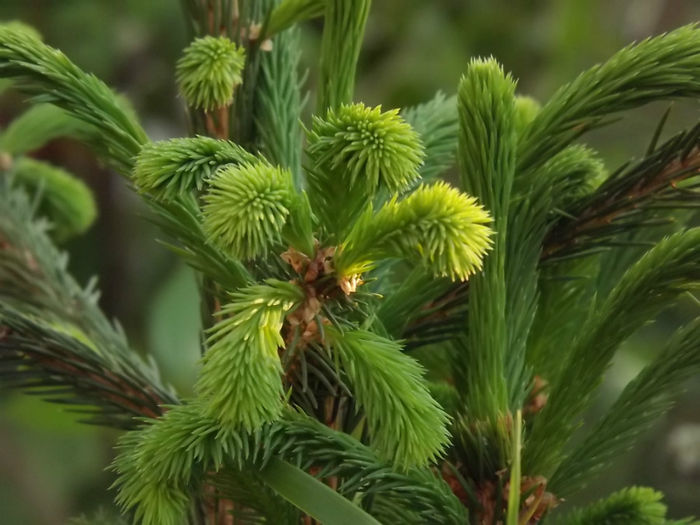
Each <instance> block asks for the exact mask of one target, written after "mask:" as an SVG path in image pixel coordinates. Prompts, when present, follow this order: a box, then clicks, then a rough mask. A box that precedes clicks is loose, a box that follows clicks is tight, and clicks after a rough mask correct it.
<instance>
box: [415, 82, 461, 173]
mask: <svg viewBox="0 0 700 525" xmlns="http://www.w3.org/2000/svg"><path fill="white" fill-rule="evenodd" d="M401 114H402V115H403V118H404V119H405V120H406V122H408V123H409V124H410V125H411V126H413V129H415V130H416V132H417V133H418V135H419V136H420V138H421V140H422V142H423V146H424V148H425V159H424V160H423V164H422V165H421V167H420V168H419V171H420V176H421V178H422V179H423V180H426V181H427V180H430V179H433V178H435V177H437V176H438V175H441V174H442V173H444V172H445V171H447V170H448V169H449V168H451V167H452V166H454V165H455V163H456V159H457V134H458V132H459V118H458V116H457V97H455V96H451V97H446V96H445V95H444V94H443V93H442V92H440V91H438V92H437V94H436V95H435V96H434V97H433V98H432V99H431V100H429V101H428V102H425V103H423V104H420V105H418V106H414V107H411V108H408V109H405V110H403V111H402V112H401Z"/></svg>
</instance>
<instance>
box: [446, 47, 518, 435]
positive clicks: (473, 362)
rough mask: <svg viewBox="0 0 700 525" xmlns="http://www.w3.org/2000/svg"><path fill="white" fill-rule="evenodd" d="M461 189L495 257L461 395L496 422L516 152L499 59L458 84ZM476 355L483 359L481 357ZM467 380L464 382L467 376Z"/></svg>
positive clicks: (481, 277)
mask: <svg viewBox="0 0 700 525" xmlns="http://www.w3.org/2000/svg"><path fill="white" fill-rule="evenodd" d="M457 106H458V109H459V118H460V132H459V160H460V174H461V180H462V185H463V187H464V188H465V190H466V191H467V192H469V193H471V194H472V195H474V196H475V197H477V198H478V199H479V200H480V202H482V203H483V205H484V206H485V207H486V209H488V210H489V212H490V213H491V214H492V216H493V220H494V222H493V228H494V230H495V239H494V244H493V250H492V251H491V253H490V254H489V255H488V256H487V257H486V259H485V261H484V271H483V273H480V274H478V275H476V276H475V278H474V279H472V280H471V282H470V289H469V331H468V343H467V344H468V349H467V350H466V351H465V350H464V349H463V350H462V351H460V352H458V353H455V355H456V356H457V358H456V361H455V365H454V366H455V369H456V372H457V373H458V374H459V377H460V379H461V381H460V382H459V385H458V388H459V389H460V391H461V393H462V394H463V395H464V398H465V400H467V405H468V407H469V411H470V412H471V413H472V414H473V417H475V418H476V419H482V420H490V419H493V420H494V421H497V420H498V419H499V418H501V417H503V415H504V414H505V413H506V411H507V410H508V397H509V387H511V386H512V385H508V384H507V378H506V377H505V375H504V373H503V370H504V366H505V361H506V351H507V348H508V340H507V336H508V325H507V324H506V322H507V318H506V314H507V313H508V310H507V303H506V300H507V290H506V278H505V271H506V263H505V261H506V246H507V245H506V242H507V239H508V231H507V229H508V206H509V204H510V193H511V188H512V185H513V178H514V169H515V151H516V129H515V82H514V81H513V79H512V78H511V77H510V76H509V75H505V74H504V72H503V69H502V68H501V66H500V65H499V64H498V63H497V62H496V61H495V60H493V59H488V60H472V61H471V62H470V64H469V66H468V67H467V72H466V73H465V74H464V76H463V77H462V79H461V81H460V84H459V92H458V99H457ZM477 352H478V354H477ZM465 374H466V375H465Z"/></svg>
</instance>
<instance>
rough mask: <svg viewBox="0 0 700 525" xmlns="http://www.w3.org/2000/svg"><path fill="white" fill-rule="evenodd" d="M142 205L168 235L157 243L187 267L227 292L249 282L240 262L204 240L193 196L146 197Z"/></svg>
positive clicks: (249, 278)
mask: <svg viewBox="0 0 700 525" xmlns="http://www.w3.org/2000/svg"><path fill="white" fill-rule="evenodd" d="M146 204H148V206H149V207H150V208H151V209H152V210H153V212H154V216H153V217H152V219H151V220H152V221H153V222H154V223H155V224H156V225H157V226H158V227H160V229H161V230H162V231H163V232H164V233H165V234H166V235H167V236H168V237H169V240H167V241H161V244H163V245H164V246H165V247H167V248H168V249H170V250H171V251H172V252H174V253H175V254H176V255H178V256H179V257H181V258H182V260H183V261H185V263H187V264H188V265H189V266H191V267H192V268H194V269H195V270H197V271H198V272H200V273H201V274H202V275H204V276H206V277H208V278H211V279H212V280H213V281H214V282H215V283H217V284H219V285H220V286H222V287H223V289H224V290H227V291H235V290H237V289H238V288H241V287H243V286H245V285H246V284H249V283H251V282H252V281H253V277H252V275H251V274H250V272H249V271H248V270H247V269H246V268H245V266H243V264H242V263H241V262H240V261H238V260H236V259H233V258H231V257H229V256H228V255H227V254H226V253H225V252H224V251H223V250H221V249H220V248H218V247H217V246H215V245H213V244H212V243H210V242H208V240H207V237H206V235H205V234H204V229H203V225H202V214H201V211H200V210H199V207H198V205H197V202H196V200H195V198H194V197H193V196H191V195H190V196H186V197H183V198H178V199H175V200H173V201H156V200H153V199H151V198H150V197H147V198H146Z"/></svg>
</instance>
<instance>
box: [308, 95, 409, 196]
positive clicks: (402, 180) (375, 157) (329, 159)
mask: <svg viewBox="0 0 700 525" xmlns="http://www.w3.org/2000/svg"><path fill="white" fill-rule="evenodd" d="M307 139H308V142H309V144H308V146H307V150H306V151H307V153H308V154H309V156H310V157H311V159H312V160H313V162H314V168H315V169H316V170H322V171H323V172H324V173H323V174H322V175H321V176H323V177H325V178H329V179H331V182H326V183H325V184H338V183H339V182H341V184H343V186H344V187H345V188H350V189H352V188H353V187H355V186H360V185H361V186H362V188H363V190H364V191H366V192H367V193H368V194H369V195H370V196H372V195H374V194H375V193H376V192H377V190H378V189H379V188H380V187H382V188H386V189H387V191H389V192H391V193H397V192H400V191H402V190H404V189H405V188H406V187H407V186H408V185H410V184H411V183H412V182H414V181H415V180H416V179H418V168H419V167H420V164H421V162H422V159H423V147H422V144H421V143H420V139H419V138H418V135H417V134H416V132H415V131H413V129H411V126H409V125H408V124H406V122H405V121H404V120H403V119H402V118H401V117H400V116H399V112H398V110H396V109H395V110H390V111H385V112H382V108H381V106H377V107H375V108H368V107H366V106H365V105H364V104H353V105H345V104H343V105H341V106H340V107H339V108H338V109H337V110H334V109H330V110H329V111H328V112H327V113H326V114H325V116H324V117H323V118H321V117H314V119H313V125H312V127H311V131H310V132H309V134H308V137H307ZM311 175H312V177H313V173H312V174H311ZM313 183H314V184H318V185H319V186H321V188H322V183H320V181H319V182H317V181H313ZM321 188H319V190H320V189H321ZM319 193H321V191H319Z"/></svg>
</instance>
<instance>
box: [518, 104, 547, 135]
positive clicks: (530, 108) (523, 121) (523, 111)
mask: <svg viewBox="0 0 700 525" xmlns="http://www.w3.org/2000/svg"><path fill="white" fill-rule="evenodd" d="M540 109H542V106H541V105H540V103H539V102H538V101H537V100H535V99H534V98H532V97H527V96H523V95H521V96H516V97H515V129H516V130H517V132H518V135H521V134H522V133H523V132H525V131H526V130H527V128H528V126H529V125H530V124H531V123H532V121H533V120H535V117H536V116H537V114H538V113H539V112H540Z"/></svg>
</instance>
